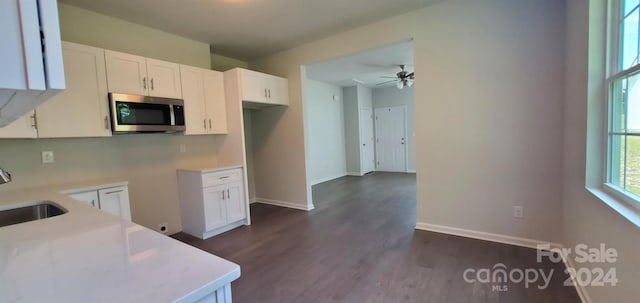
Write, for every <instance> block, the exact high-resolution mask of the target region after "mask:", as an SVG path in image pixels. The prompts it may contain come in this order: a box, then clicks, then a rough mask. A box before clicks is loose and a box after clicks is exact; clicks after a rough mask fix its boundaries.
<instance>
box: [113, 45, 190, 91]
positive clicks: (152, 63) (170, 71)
mask: <svg viewBox="0 0 640 303" xmlns="http://www.w3.org/2000/svg"><path fill="white" fill-rule="evenodd" d="M105 58H106V62H107V82H108V85H109V92H112V93H122V94H134V95H144V96H154V97H164V98H182V85H181V84H180V66H179V65H178V64H175V63H171V62H166V61H161V60H155V59H150V58H145V57H141V56H136V55H131V54H126V53H121V52H116V51H110V50H106V51H105Z"/></svg>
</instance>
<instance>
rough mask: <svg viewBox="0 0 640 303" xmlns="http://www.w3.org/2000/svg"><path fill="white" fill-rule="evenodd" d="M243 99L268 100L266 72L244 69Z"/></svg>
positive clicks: (242, 73) (242, 74) (242, 72)
mask: <svg viewBox="0 0 640 303" xmlns="http://www.w3.org/2000/svg"><path fill="white" fill-rule="evenodd" d="M240 77H241V78H242V100H244V101H253V102H267V96H268V94H267V89H266V88H265V87H264V74H262V73H258V72H254V71H250V70H246V69H242V70H240Z"/></svg>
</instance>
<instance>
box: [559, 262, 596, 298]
mask: <svg viewBox="0 0 640 303" xmlns="http://www.w3.org/2000/svg"><path fill="white" fill-rule="evenodd" d="M562 259H563V261H564V266H565V267H567V268H569V267H571V268H576V267H575V266H573V262H571V258H567V259H565V258H562ZM571 280H572V281H573V285H575V288H576V292H577V293H578V297H580V301H582V303H591V302H592V301H591V297H589V293H587V289H586V288H584V287H582V286H580V285H579V284H578V283H577V282H576V280H575V279H574V277H571Z"/></svg>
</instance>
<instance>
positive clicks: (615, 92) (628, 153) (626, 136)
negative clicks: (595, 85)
mask: <svg viewBox="0 0 640 303" xmlns="http://www.w3.org/2000/svg"><path fill="white" fill-rule="evenodd" d="M611 8H612V11H613V12H614V13H613V14H612V21H613V22H611V24H612V25H613V28H612V29H611V30H612V33H613V35H612V37H614V39H610V41H611V42H612V45H611V47H610V58H611V59H612V61H611V66H610V71H611V73H610V74H611V75H612V76H610V77H609V78H608V79H607V80H608V85H609V110H608V138H607V141H608V148H607V178H606V179H607V180H606V186H607V187H608V188H610V189H612V190H614V191H616V192H617V193H620V194H623V195H624V196H626V197H628V198H631V199H632V200H634V201H636V202H640V22H639V21H640V0H616V1H614V3H612V6H611Z"/></svg>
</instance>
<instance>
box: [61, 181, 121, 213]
mask: <svg viewBox="0 0 640 303" xmlns="http://www.w3.org/2000/svg"><path fill="white" fill-rule="evenodd" d="M65 193H66V194H67V195H68V196H69V197H71V198H73V199H75V200H78V201H80V202H85V203H87V204H89V205H91V206H93V207H95V208H98V209H100V210H103V211H106V212H108V213H110V214H112V215H116V216H118V217H120V218H123V219H127V220H131V206H130V201H129V187H128V186H126V185H125V186H116V187H105V188H99V187H98V188H96V189H91V190H77V191H76V190H68V191H65Z"/></svg>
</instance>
